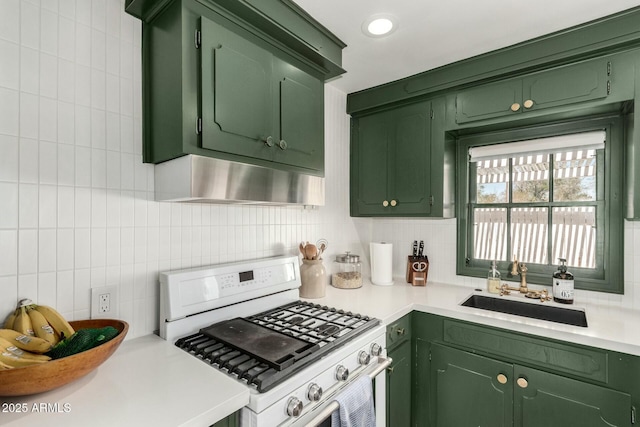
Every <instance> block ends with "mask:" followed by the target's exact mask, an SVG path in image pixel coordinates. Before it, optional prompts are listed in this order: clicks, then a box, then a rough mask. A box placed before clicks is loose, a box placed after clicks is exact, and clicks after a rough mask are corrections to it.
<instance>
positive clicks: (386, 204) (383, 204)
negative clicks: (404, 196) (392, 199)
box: [382, 200, 389, 208]
mask: <svg viewBox="0 0 640 427" xmlns="http://www.w3.org/2000/svg"><path fill="white" fill-rule="evenodd" d="M382 206H384V207H385V208H386V207H387V206H389V202H387V201H386V200H385V201H384V202H382Z"/></svg>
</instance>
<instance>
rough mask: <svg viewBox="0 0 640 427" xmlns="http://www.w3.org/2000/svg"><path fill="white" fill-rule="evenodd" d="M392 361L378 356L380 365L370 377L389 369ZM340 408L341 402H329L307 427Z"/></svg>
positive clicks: (320, 421)
mask: <svg viewBox="0 0 640 427" xmlns="http://www.w3.org/2000/svg"><path fill="white" fill-rule="evenodd" d="M391 363H393V359H392V358H390V357H387V358H384V357H378V365H377V366H376V368H375V369H374V370H373V371H371V372H369V374H368V375H369V377H370V378H371V379H372V380H373V379H374V378H375V377H377V376H378V375H379V374H380V373H381V372H384V370H385V369H387V368H388V367H389V365H391ZM337 409H340V404H339V403H338V402H337V401H335V400H334V401H333V402H331V403H329V404H328V405H327V406H325V407H324V408H323V409H322V411H320V412H318V414H317V415H316V416H315V417H313V418H312V419H311V420H310V421H309V422H308V423H307V424H305V425H306V426H307V427H316V426H318V425H319V424H320V423H322V422H323V421H324V420H326V419H327V418H328V417H330V416H331V414H332V413H333V412H334V411H335V410H337Z"/></svg>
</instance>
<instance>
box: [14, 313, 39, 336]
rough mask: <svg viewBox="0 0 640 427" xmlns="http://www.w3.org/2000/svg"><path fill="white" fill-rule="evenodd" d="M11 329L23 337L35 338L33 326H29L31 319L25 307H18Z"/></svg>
mask: <svg viewBox="0 0 640 427" xmlns="http://www.w3.org/2000/svg"><path fill="white" fill-rule="evenodd" d="M13 329H14V330H16V331H18V332H20V333H22V334H25V335H29V336H32V337H33V336H35V334H34V333H33V326H32V325H31V319H30V318H29V315H28V314H27V309H26V308H25V307H20V308H19V309H18V314H17V315H16V319H15V320H14V321H13Z"/></svg>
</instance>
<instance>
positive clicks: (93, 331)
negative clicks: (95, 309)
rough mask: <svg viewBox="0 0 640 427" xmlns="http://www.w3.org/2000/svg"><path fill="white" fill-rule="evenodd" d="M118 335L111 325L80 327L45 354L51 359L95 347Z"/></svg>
mask: <svg viewBox="0 0 640 427" xmlns="http://www.w3.org/2000/svg"><path fill="white" fill-rule="evenodd" d="M116 335H118V330H117V329H116V328H114V327H113V326H105V327H104V328H88V329H80V330H79V331H77V332H76V333H74V334H73V335H71V336H70V337H68V338H65V339H63V340H62V341H60V342H59V343H58V344H56V345H55V346H54V347H53V348H52V349H51V350H49V351H48V352H47V353H46V355H47V356H49V357H51V358H52V359H60V358H62V357H67V356H71V355H74V354H77V353H81V352H83V351H86V350H89V349H92V348H93V347H97V346H99V345H100V344H102V343H105V342H107V341H109V340H110V339H112V338H114V337H115V336H116Z"/></svg>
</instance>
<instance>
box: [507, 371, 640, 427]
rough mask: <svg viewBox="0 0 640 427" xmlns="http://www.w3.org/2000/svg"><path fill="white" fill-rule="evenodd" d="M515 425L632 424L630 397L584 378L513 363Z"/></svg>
mask: <svg viewBox="0 0 640 427" xmlns="http://www.w3.org/2000/svg"><path fill="white" fill-rule="evenodd" d="M514 374H515V375H514V378H515V384H513V387H514V422H513V425H514V426H516V427H521V426H522V427H568V426H580V427H609V426H630V425H631V413H630V408H631V396H630V395H629V394H627V393H621V392H619V391H616V390H611V389H608V388H604V387H599V386H596V385H593V384H588V383H585V382H583V381H577V380H573V379H570V378H565V377H562V376H560V375H554V374H550V373H547V372H543V371H539V370H536V369H530V368H525V367H522V366H517V365H516V366H514Z"/></svg>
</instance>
